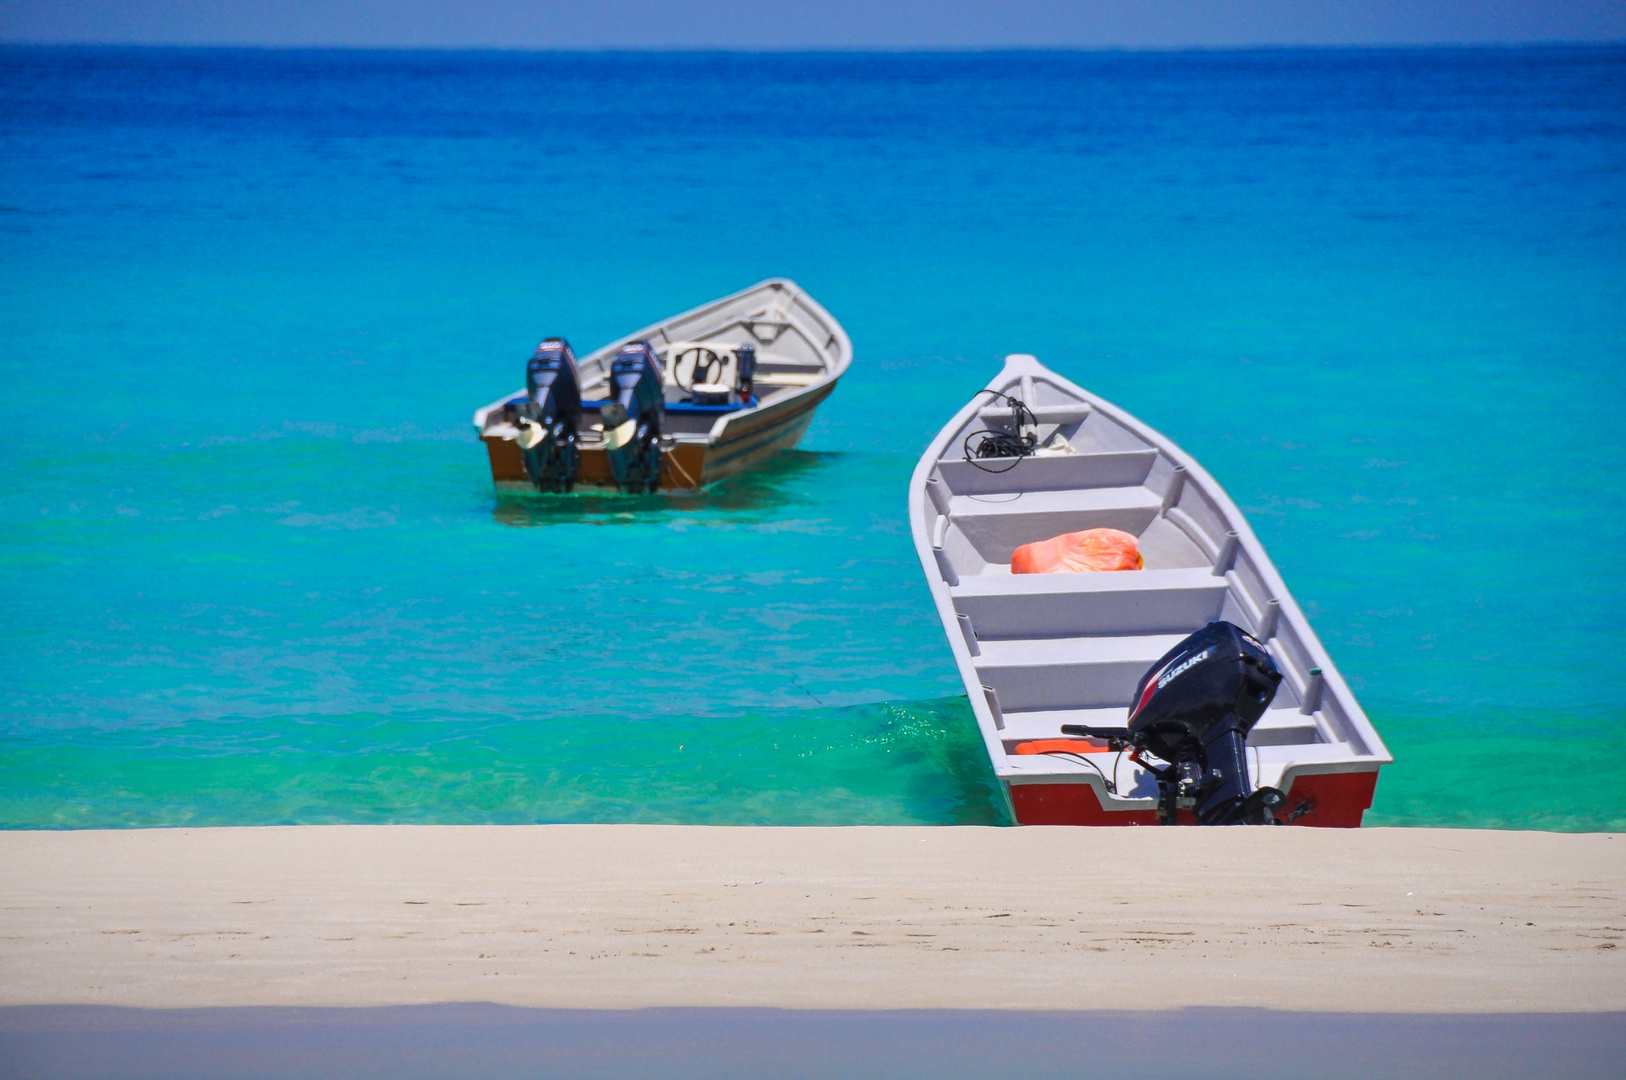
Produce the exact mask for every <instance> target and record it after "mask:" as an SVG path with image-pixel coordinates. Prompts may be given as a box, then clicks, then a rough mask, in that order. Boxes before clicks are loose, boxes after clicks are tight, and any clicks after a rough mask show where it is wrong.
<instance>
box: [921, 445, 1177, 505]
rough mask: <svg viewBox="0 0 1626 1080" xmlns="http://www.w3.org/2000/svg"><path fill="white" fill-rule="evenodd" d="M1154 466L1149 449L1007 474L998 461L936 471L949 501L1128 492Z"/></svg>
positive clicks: (1036, 460)
mask: <svg viewBox="0 0 1626 1080" xmlns="http://www.w3.org/2000/svg"><path fill="white" fill-rule="evenodd" d="M1155 461H1157V451H1156V450H1152V449H1146V450H1104V451H1095V452H1081V453H1077V454H1068V455H1063V456H1056V457H1030V458H1023V459H1022V460H1021V461H1019V462H1017V463H1016V464H1015V465H1012V466H1011V467H1010V468H1008V469H1007V468H1005V465H1006V462H1005V461H1002V460H1000V459H994V460H993V461H979V462H972V461H968V460H966V459H965V458H953V459H950V460H947V461H941V462H938V465H937V471H938V474H939V475H940V476H942V478H943V483H945V484H947V485H948V489H949V491H950V492H952V493H953V494H955V495H989V494H995V493H998V492H1015V491H1073V490H1078V489H1087V488H1112V487H1134V486H1138V485H1140V484H1142V483H1144V482H1145V481H1146V477H1147V476H1148V475H1149V474H1150V473H1151V471H1152V464H1153V463H1154V462H1155ZM995 469H999V470H1003V471H999V472H995V471H994V470H995Z"/></svg>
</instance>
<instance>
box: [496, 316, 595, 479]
mask: <svg viewBox="0 0 1626 1080" xmlns="http://www.w3.org/2000/svg"><path fill="white" fill-rule="evenodd" d="M510 407H511V408H512V409H513V411H514V417H513V421H514V424H515V426H516V427H517V428H519V435H518V436H517V438H516V440H515V441H516V442H518V443H519V447H520V455H521V456H522V457H523V458H524V460H525V473H526V475H527V476H529V477H530V478H531V483H533V484H535V485H536V486H537V489H538V490H540V491H546V492H567V491H569V490H570V489H571V488H572V487H574V486H575V483H576V473H577V470H578V468H579V467H580V463H581V455H580V452H579V450H578V447H577V440H578V434H579V432H580V428H581V416H582V394H581V374H580V372H579V371H578V369H577V367H576V353H575V351H574V350H572V349H571V347H570V342H568V341H566V340H565V339H564V338H548V339H547V340H546V341H544V342H542V344H540V345H538V346H537V348H536V353H535V355H533V356H532V357H531V359H530V360H529V362H527V363H526V365H525V400H524V401H522V402H519V403H518V404H517V405H512V406H510Z"/></svg>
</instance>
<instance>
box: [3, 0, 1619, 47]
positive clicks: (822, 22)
mask: <svg viewBox="0 0 1626 1080" xmlns="http://www.w3.org/2000/svg"><path fill="white" fill-rule="evenodd" d="M0 40H3V41H11V42H107V43H134V44H190V45H205V44H244V45H337V46H345V45H349V46H409V47H451V48H458V47H496V48H515V49H547V48H560V49H574V48H708V47H719V48H741V49H787V48H788V49H795V48H902V49H914V48H1011V47H1023V46H1040V47H1061V48H1069V47H1071V48H1188V47H1207V48H1225V47H1237V46H1249V45H1385V44H1394V45H1415V44H1434V43H1464V44H1466V43H1518V42H1535V41H1620V40H1626V0H1478V2H1474V0H1309V2H1306V0H890V2H889V0H682V2H671V0H542V2H538V0H0Z"/></svg>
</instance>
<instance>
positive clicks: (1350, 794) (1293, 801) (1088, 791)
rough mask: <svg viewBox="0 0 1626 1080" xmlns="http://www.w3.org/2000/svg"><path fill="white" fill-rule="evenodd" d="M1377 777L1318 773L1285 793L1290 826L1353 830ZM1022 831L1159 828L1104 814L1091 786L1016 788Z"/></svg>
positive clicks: (1147, 815) (1135, 815) (1152, 820)
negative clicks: (1079, 827)
mask: <svg viewBox="0 0 1626 1080" xmlns="http://www.w3.org/2000/svg"><path fill="white" fill-rule="evenodd" d="M1377 786H1378V774H1377V773H1376V772H1344V773H1320V774H1316V775H1312V776H1300V777H1298V778H1296V779H1295V780H1294V781H1293V783H1292V786H1291V787H1289V788H1288V789H1287V812H1286V814H1284V815H1283V817H1284V818H1286V817H1289V816H1292V815H1295V814H1296V815H1297V816H1296V817H1293V820H1292V821H1291V822H1289V824H1293V825H1309V826H1315V827H1320V828H1324V829H1354V828H1358V827H1360V824H1361V817H1362V816H1363V815H1364V814H1365V813H1366V811H1367V809H1368V808H1369V807H1371V805H1372V796H1373V794H1374V793H1375V792H1376V791H1377ZM1010 792H1011V806H1012V807H1013V808H1014V809H1015V811H1016V823H1017V824H1018V825H1156V824H1157V811H1156V810H1106V809H1103V808H1102V806H1101V801H1100V800H1099V799H1098V798H1096V795H1095V789H1094V788H1093V787H1091V786H1090V785H1089V784H1012V785H1010Z"/></svg>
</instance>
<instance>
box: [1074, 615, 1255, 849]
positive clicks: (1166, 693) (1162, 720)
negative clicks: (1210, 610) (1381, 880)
mask: <svg viewBox="0 0 1626 1080" xmlns="http://www.w3.org/2000/svg"><path fill="white" fill-rule="evenodd" d="M1281 681H1282V673H1281V672H1280V671H1279V670H1277V668H1276V664H1275V662H1274V661H1272V660H1271V658H1270V654H1269V653H1267V652H1266V651H1265V647H1264V646H1263V645H1261V644H1259V642H1258V641H1256V640H1254V638H1253V637H1252V636H1251V635H1249V634H1247V633H1244V632H1243V631H1242V630H1241V628H1239V627H1237V626H1235V625H1233V624H1231V623H1228V622H1211V623H1209V624H1208V625H1207V626H1205V627H1203V628H1202V629H1201V630H1199V631H1197V632H1196V633H1195V634H1192V635H1191V636H1190V637H1188V638H1186V640H1184V641H1182V642H1181V643H1180V644H1178V645H1176V646H1175V647H1174V648H1173V649H1171V650H1169V652H1168V654H1167V655H1165V656H1164V657H1163V658H1162V659H1161V660H1159V661H1158V662H1157V663H1155V664H1153V665H1152V667H1151V670H1149V671H1147V672H1146V674H1145V675H1142V676H1141V679H1140V682H1139V684H1137V685H1136V687H1135V698H1134V704H1133V705H1131V706H1130V709H1129V725H1128V726H1127V727H1124V728H1094V727H1086V726H1084V725H1082V724H1067V725H1065V726H1063V727H1062V729H1061V730H1062V733H1063V734H1066V735H1087V736H1094V737H1096V738H1102V739H1106V740H1107V741H1108V743H1109V744H1111V745H1113V746H1114V747H1115V748H1118V749H1122V748H1123V747H1125V746H1132V747H1134V748H1135V750H1136V755H1135V756H1136V760H1138V761H1139V762H1140V764H1141V765H1142V766H1143V767H1145V768H1147V769H1149V770H1150V771H1151V773H1152V775H1154V776H1155V777H1156V778H1157V787H1158V804H1157V813H1158V821H1159V822H1161V823H1162V824H1164V825H1172V824H1174V823H1175V815H1176V811H1177V809H1178V808H1179V807H1181V806H1182V805H1189V806H1190V807H1191V810H1192V813H1193V815H1194V816H1195V818H1196V820H1197V824H1199V825H1243V824H1247V825H1266V824H1272V823H1274V822H1275V820H1276V816H1275V815H1276V811H1277V810H1278V809H1280V808H1281V807H1282V806H1283V805H1284V804H1285V803H1286V801H1287V800H1286V797H1285V796H1283V795H1282V793H1281V792H1280V791H1278V790H1276V789H1275V788H1271V787H1265V788H1260V789H1259V790H1258V791H1254V790H1253V783H1252V780H1251V779H1250V777H1249V775H1248V758H1247V750H1248V732H1250V731H1252V730H1253V726H1254V725H1255V724H1257V723H1258V722H1259V717H1261V716H1262V715H1264V712H1265V709H1266V708H1267V707H1269V705H1270V702H1271V700H1272V699H1273V698H1274V697H1275V696H1276V688H1277V687H1278V686H1279V685H1280V684H1281ZM1143 754H1145V755H1150V756H1152V757H1155V758H1158V759H1159V760H1161V761H1164V762H1167V763H1168V764H1167V765H1165V766H1162V767H1158V766H1154V765H1152V764H1151V763H1149V762H1147V761H1146V760H1145V758H1144V757H1142V756H1141V755H1143Z"/></svg>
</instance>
